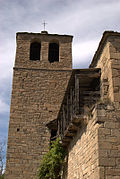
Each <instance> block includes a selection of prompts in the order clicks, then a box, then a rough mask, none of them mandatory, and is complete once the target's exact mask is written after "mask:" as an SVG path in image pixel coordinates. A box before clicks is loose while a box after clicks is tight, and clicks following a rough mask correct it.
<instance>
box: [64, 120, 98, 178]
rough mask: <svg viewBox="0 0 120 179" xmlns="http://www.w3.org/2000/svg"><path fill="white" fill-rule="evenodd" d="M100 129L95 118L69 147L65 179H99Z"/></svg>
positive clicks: (80, 131) (82, 129)
mask: <svg viewBox="0 0 120 179" xmlns="http://www.w3.org/2000/svg"><path fill="white" fill-rule="evenodd" d="M98 127H99V124H96V120H95V118H91V119H90V120H89V121H88V124H87V126H84V127H82V128H80V129H79V130H78V132H77V135H76V136H75V138H74V139H73V140H72V141H71V143H70V145H69V147H68V158H67V159H66V160H67V162H66V166H65V168H66V171H65V172H64V177H63V178H65V179H99V167H98Z"/></svg>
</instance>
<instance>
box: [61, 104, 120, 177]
mask: <svg viewBox="0 0 120 179" xmlns="http://www.w3.org/2000/svg"><path fill="white" fill-rule="evenodd" d="M119 139H120V110H116V108H115V106H114V105H113V104H105V103H100V104H96V105H95V107H94V109H93V111H92V118H89V120H88V124H87V126H86V127H85V126H83V127H81V128H80V129H79V130H78V132H77V135H76V137H75V138H74V139H73V140H72V141H71V144H70V145H69V147H68V156H67V158H66V164H65V169H64V177H63V178H64V179H119V178H120V140H119Z"/></svg>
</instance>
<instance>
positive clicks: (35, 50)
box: [30, 42, 41, 60]
mask: <svg viewBox="0 0 120 179" xmlns="http://www.w3.org/2000/svg"><path fill="white" fill-rule="evenodd" d="M40 50H41V44H40V43H38V42H33V43H31V46H30V60H40Z"/></svg>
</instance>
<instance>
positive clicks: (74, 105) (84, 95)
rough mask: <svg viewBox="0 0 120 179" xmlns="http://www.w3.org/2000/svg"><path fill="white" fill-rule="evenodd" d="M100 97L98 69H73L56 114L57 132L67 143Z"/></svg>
mask: <svg viewBox="0 0 120 179" xmlns="http://www.w3.org/2000/svg"><path fill="white" fill-rule="evenodd" d="M99 98H100V69H97V68H95V69H83V70H73V74H72V76H71V80H70V83H69V85H68V88H67V91H66V94H65V96H64V99H63V103H62V105H61V109H60V111H59V115H58V124H57V125H58V134H59V135H60V136H61V138H62V142H63V144H67V143H68V142H69V141H70V140H71V139H72V138H73V136H74V135H75V133H76V131H77V130H78V128H79V127H80V125H81V123H82V121H83V120H84V118H85V115H86V114H88V113H89V112H90V109H91V108H92V106H93V105H95V103H96V101H97V100H99Z"/></svg>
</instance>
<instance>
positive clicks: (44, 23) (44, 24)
mask: <svg viewBox="0 0 120 179" xmlns="http://www.w3.org/2000/svg"><path fill="white" fill-rule="evenodd" d="M42 24H43V26H44V31H45V26H46V24H47V23H46V22H45V20H44V22H43V23H42Z"/></svg>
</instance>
